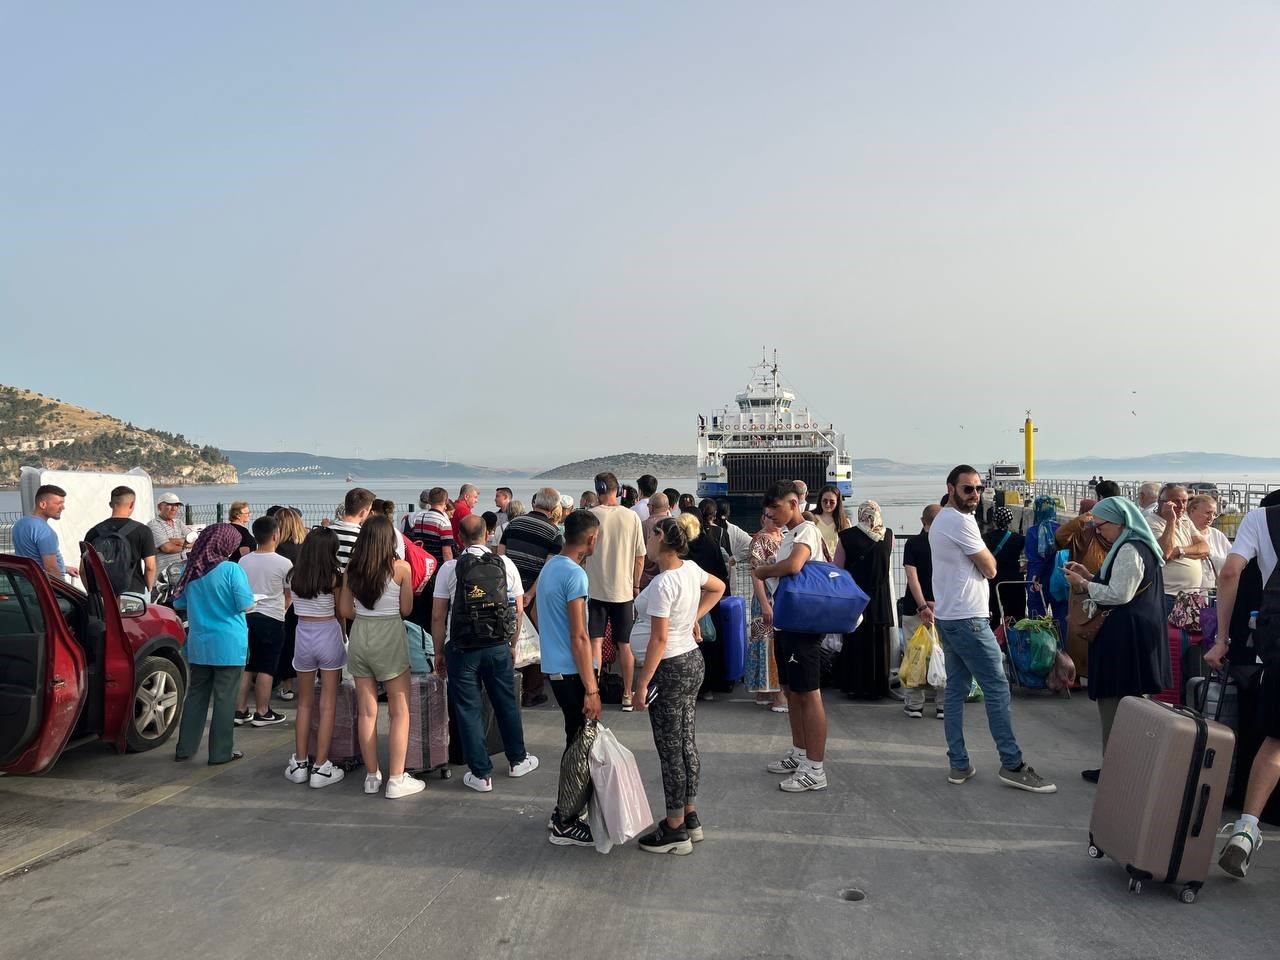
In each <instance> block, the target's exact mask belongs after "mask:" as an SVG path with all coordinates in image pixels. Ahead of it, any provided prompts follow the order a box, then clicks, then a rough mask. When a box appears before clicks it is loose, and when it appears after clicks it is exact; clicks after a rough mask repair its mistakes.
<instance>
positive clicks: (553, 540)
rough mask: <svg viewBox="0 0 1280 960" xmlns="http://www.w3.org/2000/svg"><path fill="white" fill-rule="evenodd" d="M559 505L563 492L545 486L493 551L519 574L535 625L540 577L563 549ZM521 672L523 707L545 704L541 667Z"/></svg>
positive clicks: (506, 528) (531, 666) (532, 665)
mask: <svg viewBox="0 0 1280 960" xmlns="http://www.w3.org/2000/svg"><path fill="white" fill-rule="evenodd" d="M559 505H560V491H558V490H556V489H555V488H553V487H543V488H542V489H541V490H539V491H538V492H537V493H535V494H534V495H533V509H532V510H531V511H529V512H528V513H526V514H522V515H521V516H518V517H516V518H515V519H514V520H512V521H511V522H510V523H508V524H507V525H506V527H505V528H503V531H502V540H501V542H500V543H499V544H498V546H496V547H495V548H494V553H497V554H498V555H500V556H505V557H507V558H508V559H509V560H510V561H511V562H512V563H514V564H515V565H516V570H518V571H519V572H520V582H521V584H522V585H523V586H524V597H525V601H524V602H525V611H526V612H527V613H528V614H529V619H530V620H532V621H533V622H534V623H535V624H536V623H537V622H538V612H537V607H536V604H535V601H536V599H537V586H538V584H537V581H538V574H540V573H541V572H542V568H543V566H545V565H546V562H547V559H548V558H549V557H553V556H555V555H556V554H558V553H560V551H561V550H562V549H564V534H562V533H561V532H560V530H559V528H558V527H557V526H556V525H555V523H554V522H553V521H552V519H551V517H552V514H553V513H554V512H555V509H556V507H558V506H559ZM521 673H523V674H524V688H523V689H524V703H523V704H522V706H526V707H536V706H538V705H539V704H541V703H546V702H547V695H546V694H545V693H543V692H542V682H543V678H542V665H541V664H538V663H534V664H530V665H529V666H527V667H524V668H523V669H522V670H521Z"/></svg>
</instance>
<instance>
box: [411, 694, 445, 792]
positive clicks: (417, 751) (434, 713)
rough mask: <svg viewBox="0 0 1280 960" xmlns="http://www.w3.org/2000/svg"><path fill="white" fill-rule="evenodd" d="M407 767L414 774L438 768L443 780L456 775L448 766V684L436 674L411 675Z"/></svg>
mask: <svg viewBox="0 0 1280 960" xmlns="http://www.w3.org/2000/svg"><path fill="white" fill-rule="evenodd" d="M404 768H405V769H406V770H412V771H413V772H414V773H422V772H424V771H428V770H439V771H440V779H441V780H448V779H449V777H451V776H452V775H453V771H452V770H450V769H449V704H448V701H447V700H446V699H445V683H444V681H443V680H441V679H440V678H439V677H438V676H436V675H435V674H434V673H415V674H411V675H410V678H409V751H408V753H407V754H406V755H405V760H404Z"/></svg>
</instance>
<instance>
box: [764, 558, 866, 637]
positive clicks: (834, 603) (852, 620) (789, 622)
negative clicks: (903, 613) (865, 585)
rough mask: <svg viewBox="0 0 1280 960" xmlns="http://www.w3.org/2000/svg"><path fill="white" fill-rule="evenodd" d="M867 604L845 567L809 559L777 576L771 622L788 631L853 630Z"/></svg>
mask: <svg viewBox="0 0 1280 960" xmlns="http://www.w3.org/2000/svg"><path fill="white" fill-rule="evenodd" d="M868 603H870V598H869V597H868V596H867V595H866V594H865V593H863V592H862V588H861V587H859V586H858V585H857V584H856V583H855V582H854V580H853V577H851V576H849V572H848V571H847V570H841V569H840V568H839V567H836V566H833V565H832V564H829V563H822V562H820V561H816V560H810V561H809V562H808V563H806V564H805V565H804V566H803V567H801V568H800V569H799V570H798V571H797V572H796V573H793V574H792V575H791V576H789V577H781V578H779V580H778V589H777V592H776V593H775V594H774V598H773V625H774V627H775V628H776V629H778V630H786V631H788V632H791V633H853V631H854V630H855V629H856V628H857V623H858V617H860V616H861V615H862V612H863V611H864V610H865V609H866V608H867V604H868Z"/></svg>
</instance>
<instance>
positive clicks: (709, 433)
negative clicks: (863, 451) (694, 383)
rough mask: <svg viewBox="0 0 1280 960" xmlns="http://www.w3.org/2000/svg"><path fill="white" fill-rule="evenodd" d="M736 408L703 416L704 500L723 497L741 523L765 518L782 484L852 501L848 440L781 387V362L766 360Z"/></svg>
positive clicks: (701, 482)
mask: <svg viewBox="0 0 1280 960" xmlns="http://www.w3.org/2000/svg"><path fill="white" fill-rule="evenodd" d="M752 373H753V375H752V379H751V381H750V382H749V383H748V384H747V386H746V389H744V390H743V391H742V392H741V393H739V394H738V395H737V396H736V397H735V398H734V401H735V403H736V409H735V408H734V407H729V406H725V407H722V408H720V409H718V410H716V411H714V412H713V413H712V414H711V416H710V417H709V418H708V417H706V416H703V415H701V414H699V415H698V467H697V470H698V496H699V497H725V498H727V499H728V500H729V502H730V505H731V507H732V508H733V514H734V517H735V518H736V519H737V520H738V522H739V523H741V522H743V521H748V522H749V521H750V520H751V518H752V517H754V516H757V515H758V514H759V512H760V500H761V498H762V497H763V496H764V493H765V491H766V490H767V489H768V488H769V486H770V485H771V484H773V483H774V482H776V481H778V480H782V479H787V480H803V481H804V482H805V483H806V484H808V486H809V495H810V498H811V499H816V498H817V495H818V491H819V490H820V489H822V488H823V487H824V486H827V485H831V486H834V487H836V488H837V489H838V490H839V491H840V492H841V493H842V494H843V495H844V496H845V498H846V499H847V498H848V497H850V496H852V494H853V461H852V460H851V459H850V458H849V454H848V452H847V451H846V449H845V435H844V434H843V433H840V432H839V431H837V430H836V428H835V425H834V424H831V423H825V424H824V423H819V422H817V421H816V420H815V419H814V417H813V415H812V414H811V413H810V412H809V411H808V410H807V409H805V408H804V407H796V406H794V403H795V399H796V396H795V393H793V392H792V391H791V390H788V389H787V388H786V387H785V386H783V385H782V383H781V382H780V381H779V379H778V357H777V353H776V352H775V353H774V357H773V362H772V363H770V362H769V361H768V359H767V358H762V359H761V361H760V363H758V364H756V365H755V366H753V367H752Z"/></svg>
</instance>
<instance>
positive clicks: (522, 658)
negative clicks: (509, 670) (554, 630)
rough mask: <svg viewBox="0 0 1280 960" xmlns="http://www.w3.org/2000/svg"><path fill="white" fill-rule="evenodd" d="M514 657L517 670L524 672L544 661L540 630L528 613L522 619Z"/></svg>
mask: <svg viewBox="0 0 1280 960" xmlns="http://www.w3.org/2000/svg"><path fill="white" fill-rule="evenodd" d="M514 656H515V660H516V669H517V670H523V669H524V668H525V667H528V666H531V665H533V664H535V663H540V662H541V661H542V646H541V644H540V643H539V640H538V630H537V628H536V627H534V625H533V621H532V620H530V619H529V615H528V614H527V613H526V614H523V615H522V617H521V619H520V636H519V638H518V639H517V640H516V648H515V651H514Z"/></svg>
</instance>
